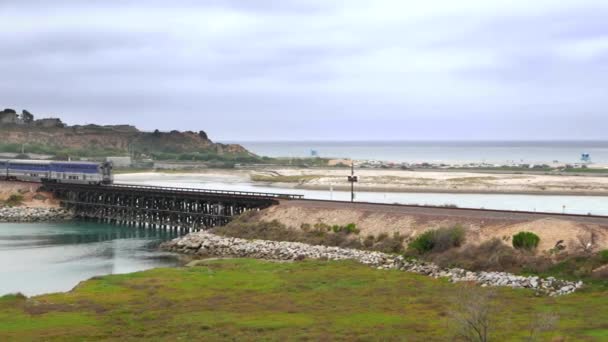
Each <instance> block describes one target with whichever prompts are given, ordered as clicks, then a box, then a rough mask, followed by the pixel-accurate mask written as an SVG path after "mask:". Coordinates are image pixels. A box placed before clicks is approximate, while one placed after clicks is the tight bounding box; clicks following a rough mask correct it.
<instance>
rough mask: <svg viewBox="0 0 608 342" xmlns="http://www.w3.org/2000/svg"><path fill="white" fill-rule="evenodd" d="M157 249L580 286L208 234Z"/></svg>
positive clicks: (551, 291) (559, 287) (546, 290)
mask: <svg viewBox="0 0 608 342" xmlns="http://www.w3.org/2000/svg"><path fill="white" fill-rule="evenodd" d="M161 248H163V249H166V250H169V251H173V252H178V253H185V254H194V255H198V256H201V257H208V256H216V257H218V256H219V257H245V258H257V259H269V260H303V259H322V260H347V259H350V260H355V261H357V262H360V263H362V264H365V265H369V266H372V267H375V268H378V269H386V270H401V271H406V272H414V273H418V274H424V275H427V276H430V277H434V278H440V277H442V278H443V277H444V278H448V279H449V280H450V281H451V282H463V281H464V282H473V283H477V284H479V285H481V286H483V287H485V286H508V287H512V288H528V289H533V290H535V291H536V292H537V293H539V294H547V295H550V296H559V295H565V294H569V293H572V292H574V291H576V290H577V289H579V288H581V287H582V286H583V283H582V282H581V281H579V282H572V281H565V280H559V279H555V278H553V277H548V278H540V277H535V276H531V277H525V276H518V275H514V274H510V273H505V272H472V271H467V270H464V269H460V268H441V267H439V266H437V265H435V264H433V263H428V262H423V261H419V260H408V259H406V258H404V257H403V256H400V255H392V254H386V253H380V252H371V251H363V250H356V249H348V248H340V247H328V246H312V245H308V244H304V243H299V242H285V241H268V240H246V239H240V238H234V237H226V236H220V235H215V234H212V233H208V232H197V233H191V234H188V235H186V236H184V237H180V238H176V239H174V240H172V241H168V242H165V243H164V244H162V245H161Z"/></svg>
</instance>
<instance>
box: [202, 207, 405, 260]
mask: <svg viewBox="0 0 608 342" xmlns="http://www.w3.org/2000/svg"><path fill="white" fill-rule="evenodd" d="M212 231H213V232H214V233H216V234H219V235H225V236H232V237H239V238H244V239H262V240H273V241H291V242H303V243H307V244H311V245H324V246H336V247H343V248H354V249H364V250H373V251H378V252H384V253H403V252H404V248H403V241H404V237H402V236H401V235H399V234H397V233H395V234H393V236H389V235H388V234H380V235H379V236H378V237H374V236H372V235H368V236H367V237H365V238H359V237H358V236H356V235H357V234H359V230H358V229H357V226H356V225H355V224H354V223H351V224H348V225H345V226H339V225H335V226H329V225H327V224H324V223H317V224H315V225H314V226H311V225H310V224H302V225H301V226H300V229H294V228H290V227H287V226H285V225H284V224H282V223H280V222H279V221H270V222H269V221H259V220H258V216H257V215H256V214H255V213H253V214H252V213H245V214H243V215H241V216H240V217H239V218H237V219H236V220H234V221H232V222H230V223H229V224H227V225H225V226H222V227H217V228H214V229H213V230H212Z"/></svg>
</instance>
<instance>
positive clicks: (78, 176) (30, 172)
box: [0, 160, 114, 184]
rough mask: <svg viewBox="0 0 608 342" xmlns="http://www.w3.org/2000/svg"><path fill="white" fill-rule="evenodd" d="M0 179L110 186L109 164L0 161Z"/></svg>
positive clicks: (110, 168)
mask: <svg viewBox="0 0 608 342" xmlns="http://www.w3.org/2000/svg"><path fill="white" fill-rule="evenodd" d="M0 172H2V175H3V176H0V178H4V179H8V180H19V181H26V182H57V183H78V184H111V183H112V182H113V180H114V179H113V176H112V164H111V163H93V162H60V161H46V160H5V161H0Z"/></svg>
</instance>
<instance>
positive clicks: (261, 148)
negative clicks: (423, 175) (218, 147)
mask: <svg viewBox="0 0 608 342" xmlns="http://www.w3.org/2000/svg"><path fill="white" fill-rule="evenodd" d="M231 143H238V144H241V145H243V146H244V147H245V148H247V149H249V150H250V151H252V152H254V153H256V154H258V155H262V156H268V157H292V158H296V157H310V156H311V151H312V150H314V151H316V152H317V153H318V155H319V156H320V157H327V158H353V159H359V160H362V159H365V160H372V159H373V160H383V161H394V162H411V163H412V162H435V163H437V162H446V163H458V162H475V163H481V162H486V163H500V164H505V163H522V162H523V163H547V164H549V163H552V162H553V161H558V162H560V163H577V162H580V161H581V160H580V158H581V154H583V153H589V154H590V155H591V160H592V162H594V163H598V164H608V141H298V142H293V141H255V142H254V141H240V142H239V141H233V142H231Z"/></svg>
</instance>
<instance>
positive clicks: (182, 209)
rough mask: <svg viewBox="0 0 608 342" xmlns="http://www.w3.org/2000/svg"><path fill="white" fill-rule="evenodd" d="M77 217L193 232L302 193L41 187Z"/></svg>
mask: <svg viewBox="0 0 608 342" xmlns="http://www.w3.org/2000/svg"><path fill="white" fill-rule="evenodd" d="M44 188H45V190H47V191H50V192H52V193H53V194H54V195H55V196H56V198H58V199H60V200H61V204H62V206H63V207H65V208H66V209H69V210H72V211H73V212H74V214H75V215H76V217H77V218H80V219H85V220H95V221H99V222H105V223H112V224H118V225H126V226H133V227H149V228H163V229H180V230H186V231H197V230H201V229H207V228H211V227H215V226H221V225H225V224H227V223H228V222H230V221H231V220H232V218H234V217H235V216H236V215H239V214H241V213H243V212H246V211H251V210H261V209H264V208H267V207H270V206H272V205H275V204H278V203H279V200H289V199H301V198H302V197H303V196H302V195H288V194H274V193H260V192H243V191H220V190H202V189H190V188H170V187H154V186H138V185H127V184H114V185H85V184H64V183H45V184H44Z"/></svg>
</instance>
